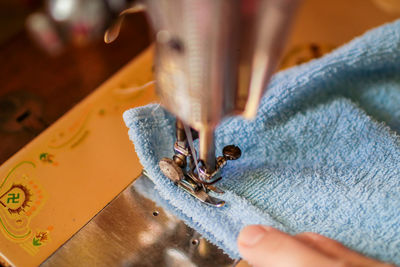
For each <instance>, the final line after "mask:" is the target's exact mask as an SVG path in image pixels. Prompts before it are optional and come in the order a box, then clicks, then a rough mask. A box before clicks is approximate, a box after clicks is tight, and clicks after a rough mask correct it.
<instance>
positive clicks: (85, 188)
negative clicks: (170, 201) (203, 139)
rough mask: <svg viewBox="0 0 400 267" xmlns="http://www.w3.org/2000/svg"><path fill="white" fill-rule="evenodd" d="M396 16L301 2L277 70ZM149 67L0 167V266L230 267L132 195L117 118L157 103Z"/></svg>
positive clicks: (132, 171) (132, 161) (135, 164)
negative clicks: (133, 109)
mask: <svg viewBox="0 0 400 267" xmlns="http://www.w3.org/2000/svg"><path fill="white" fill-rule="evenodd" d="M354 10H357V11H356V12H354ZM395 17H396V16H395V15H393V14H389V13H384V12H383V11H381V10H379V9H378V8H377V7H376V6H375V5H374V4H373V1H365V0H357V1H355V0H354V1H351V4H350V3H349V2H348V1H345V0H340V1H338V0H335V1H318V0H306V1H305V2H304V4H303V5H302V6H301V8H300V11H299V14H298V16H297V20H296V21H295V23H294V31H293V33H292V37H291V39H290V41H289V43H288V47H287V49H286V53H285V54H284V57H283V60H282V63H281V68H286V67H289V66H293V65H295V64H298V63H302V62H305V61H307V60H309V59H312V58H315V57H318V56H321V55H322V54H324V53H326V52H329V51H330V50H331V49H332V48H333V47H336V46H338V45H341V44H343V43H344V42H346V41H349V40H350V39H352V38H353V37H355V36H357V35H359V34H361V33H363V32H364V31H365V30H367V29H369V28H371V27H373V26H377V25H380V24H382V23H384V22H387V21H390V20H393V19H394V18H395ZM338 18H340V19H338ZM315 21H317V23H315ZM354 21H356V22H357V23H352V22H354ZM152 60H153V58H152V48H150V49H148V50H147V51H145V52H143V53H142V55H140V56H139V57H138V58H136V59H134V60H133V61H132V62H131V63H130V64H128V65H127V66H126V67H125V68H124V69H122V70H121V71H120V72H119V73H118V74H117V75H115V76H114V77H112V78H111V79H110V80H108V81H107V82H105V83H104V84H103V85H102V86H101V87H100V88H98V89H97V90H96V91H95V92H94V93H93V94H92V95H90V96H89V97H87V98H86V99H85V100H84V101H82V102H81V103H80V104H78V105H77V106H76V107H75V108H74V109H72V110H71V111H70V112H68V113H67V114H65V116H63V117H62V118H61V119H60V120H58V121H57V122H56V123H55V124H53V125H52V126H50V127H49V128H48V129H47V130H46V131H44V132H43V133H42V134H41V135H40V136H38V137H37V138H36V139H35V140H33V141H32V142H31V143H30V144H28V145H27V146H26V147H24V148H23V149H22V150H20V151H19V152H18V153H17V154H15V155H14V156H13V157H11V158H10V159H9V160H8V161H7V162H5V163H4V164H3V165H2V166H1V167H0V203H1V204H3V205H0V259H1V260H0V262H1V264H3V265H7V264H12V265H16V266H37V265H39V264H41V263H43V266H71V265H72V266H90V265H95V264H96V265H97V266H110V265H112V266H118V265H121V266H160V265H161V266H162V265H163V264H164V266H213V265H211V264H212V263H214V266H229V265H231V264H232V260H230V259H229V258H227V256H226V255H224V254H223V253H221V251H220V250H218V249H217V248H215V247H213V246H212V245H210V244H208V243H207V242H206V241H205V240H204V239H202V238H201V237H200V236H198V235H197V234H196V233H195V232H194V231H193V230H192V229H190V228H188V227H186V226H185V225H184V224H183V222H181V221H179V220H178V219H177V218H175V217H173V216H172V215H171V214H169V213H168V212H165V211H163V210H161V209H159V208H158V207H156V206H155V204H154V203H152V202H151V201H149V200H146V199H145V198H144V197H143V196H141V194H140V193H141V192H138V191H137V189H135V188H134V187H133V186H132V183H133V185H134V181H135V179H136V177H139V176H140V174H141V171H142V167H141V165H140V163H139V161H138V159H137V156H136V154H135V152H134V149H133V146H132V143H131V142H130V140H129V139H128V135H127V128H126V126H125V125H124V123H123V121H122V113H123V111H125V110H126V109H128V108H132V107H135V106H141V105H145V104H147V103H149V102H154V101H157V98H156V95H155V93H154V86H153V85H152V84H148V82H149V81H152V80H153V74H152ZM145 84H148V85H147V86H144V87H143V85H145ZM238 145H240V144H238ZM121 192H122V193H121ZM109 203H110V204H109ZM107 204H109V205H108V206H107ZM153 213H154V214H153ZM179 264H182V265H179ZM191 264H192V265H191Z"/></svg>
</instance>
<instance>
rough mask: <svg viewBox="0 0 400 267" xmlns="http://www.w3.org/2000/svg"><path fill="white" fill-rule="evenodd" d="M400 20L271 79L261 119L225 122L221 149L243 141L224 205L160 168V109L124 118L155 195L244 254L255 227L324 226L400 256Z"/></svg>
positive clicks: (228, 169) (230, 167) (168, 130)
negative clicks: (243, 244)
mask: <svg viewBox="0 0 400 267" xmlns="http://www.w3.org/2000/svg"><path fill="white" fill-rule="evenodd" d="M399 48H400V21H396V22H394V23H391V24H387V25H384V26H382V27H379V28H377V29H374V30H372V31H369V32H368V33H366V34H364V35H363V36H361V37H358V38H356V39H354V40H353V41H351V42H350V43H348V44H346V45H344V46H343V47H341V48H339V49H336V50H335V51H334V52H332V53H330V54H328V55H326V56H324V57H322V58H320V59H317V60H313V61H311V62H309V63H306V64H303V65H300V66H297V67H293V68H291V69H288V70H285V71H282V72H279V73H277V74H276V75H274V77H273V78H272V80H271V83H270V84H269V90H268V91H267V93H266V95H265V96H264V98H263V99H262V103H261V105H260V108H259V112H258V115H257V118H256V119H255V120H253V121H246V120H244V119H242V118H240V117H233V118H229V119H226V120H225V121H223V123H222V124H221V125H220V126H219V127H218V128H217V130H216V147H217V154H221V151H222V148H223V147H224V146H226V145H230V144H235V145H238V146H239V147H240V148H241V150H242V157H241V158H240V159H239V160H236V161H230V162H228V164H227V166H225V168H224V169H223V171H222V177H223V178H222V180H221V181H219V182H218V184H217V186H218V187H220V188H221V189H223V190H224V191H225V194H224V195H222V196H218V197H220V198H222V199H224V200H225V201H226V205H225V206H224V207H222V208H215V207H211V206H208V205H205V204H202V203H200V202H199V201H198V200H196V199H195V198H193V197H192V196H190V195H189V194H187V193H186V192H184V191H183V190H181V189H179V188H178V187H177V186H175V185H174V184H173V183H172V182H171V181H170V180H169V179H168V178H166V177H165V176H164V175H163V174H162V173H161V171H160V168H159V166H158V162H159V160H160V159H161V158H163V157H171V156H172V155H173V154H172V153H173V149H172V148H173V144H174V141H175V134H174V132H175V129H174V127H175V124H174V122H175V121H174V118H173V117H172V116H171V115H170V114H169V113H168V112H166V111H165V110H164V109H162V108H160V107H159V106H158V105H149V106H145V107H140V108H135V109H131V110H128V111H126V112H125V114H124V120H125V123H126V125H127V126H128V128H129V136H130V138H131V140H132V141H133V142H134V144H135V148H136V152H137V154H138V156H139V158H140V161H141V163H142V165H143V167H144V169H145V170H146V171H147V172H148V174H149V176H150V178H151V179H152V181H153V183H154V187H155V189H156V190H157V193H158V194H159V195H158V196H157V197H156V198H157V199H159V202H161V203H162V205H164V206H165V207H168V208H169V209H170V210H172V211H173V213H175V214H177V215H178V216H179V217H180V218H182V219H183V220H184V221H185V222H186V223H187V224H188V225H189V226H191V227H193V228H194V229H196V230H197V231H198V232H200V233H201V234H202V235H203V236H204V237H206V238H207V239H209V240H210V241H211V242H213V243H214V244H217V245H218V246H219V247H221V248H222V249H223V250H224V251H225V252H226V253H227V254H228V255H230V257H232V258H238V257H239V253H238V248H237V245H236V239H237V236H238V234H239V231H240V230H241V229H242V228H243V227H244V226H246V225H249V224H264V225H270V226H273V227H276V228H278V229H280V230H283V231H285V232H288V233H291V234H296V233H299V232H304V231H311V232H317V233H320V234H322V235H325V236H327V237H330V238H333V239H335V240H337V241H339V242H342V243H343V244H344V245H346V246H348V247H350V248H351V249H354V250H356V251H359V252H361V253H364V254H365V255H368V256H370V257H374V258H377V259H380V260H384V261H388V262H393V263H395V264H400V136H399V132H400V49H399Z"/></svg>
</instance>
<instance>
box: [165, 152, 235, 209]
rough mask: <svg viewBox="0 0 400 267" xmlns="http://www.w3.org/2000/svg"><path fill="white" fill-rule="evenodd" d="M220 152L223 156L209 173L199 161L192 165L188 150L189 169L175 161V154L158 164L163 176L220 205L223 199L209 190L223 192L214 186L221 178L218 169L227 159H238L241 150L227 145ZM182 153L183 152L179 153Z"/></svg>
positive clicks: (197, 197) (205, 199)
mask: <svg viewBox="0 0 400 267" xmlns="http://www.w3.org/2000/svg"><path fill="white" fill-rule="evenodd" d="M222 152H223V156H221V157H218V158H217V162H216V170H215V171H214V172H213V173H211V174H210V173H207V172H206V171H205V166H204V165H203V163H202V162H201V161H199V162H198V164H197V166H196V168H195V167H194V164H193V162H192V161H193V156H192V155H191V154H190V152H189V153H187V155H188V157H189V158H190V162H191V163H192V164H190V165H191V166H190V167H189V171H186V166H182V164H179V163H180V162H182V161H181V160H179V161H177V156H176V155H175V156H174V158H173V159H170V158H163V159H161V161H160V162H159V166H160V169H161V171H162V172H163V174H164V175H165V176H167V177H168V178H169V179H170V180H171V181H173V182H174V183H175V184H176V185H177V186H178V187H180V188H181V189H183V190H184V191H186V192H187V193H189V194H190V195H192V196H193V197H195V198H196V199H198V200H200V201H201V202H203V203H205V204H208V205H211V206H214V207H222V206H224V205H225V201H224V200H221V199H219V198H216V197H212V196H210V195H209V192H210V191H212V192H214V193H217V194H223V193H224V191H223V190H221V189H219V188H218V187H216V186H215V185H214V183H216V182H217V181H219V180H220V179H222V177H221V176H220V175H219V171H220V170H221V169H222V168H223V167H224V166H225V165H226V164H227V161H228V160H236V159H238V158H239V157H240V156H241V151H240V149H239V148H238V147H237V146H234V145H229V146H226V147H224V149H223V151H222ZM182 154H183V153H181V154H180V155H182ZM178 155H179V154H178ZM185 162H186V160H185Z"/></svg>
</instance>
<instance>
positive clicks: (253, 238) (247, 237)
mask: <svg viewBox="0 0 400 267" xmlns="http://www.w3.org/2000/svg"><path fill="white" fill-rule="evenodd" d="M271 229H272V228H271V227H268V226H262V225H250V226H247V227H245V228H244V229H243V230H242V231H241V232H240V234H239V237H238V242H239V243H240V245H243V246H246V247H254V246H255V245H257V243H258V242H260V240H261V239H262V238H263V237H264V236H265V235H266V234H267V232H268V231H270V230H271Z"/></svg>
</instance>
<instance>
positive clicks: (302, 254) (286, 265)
mask: <svg viewBox="0 0 400 267" xmlns="http://www.w3.org/2000/svg"><path fill="white" fill-rule="evenodd" d="M238 247H239V251H240V254H241V255H242V258H243V259H244V260H246V261H247V262H248V263H250V264H251V265H252V266H255V267H267V266H268V267H328V266H329V267H330V266H333V267H361V266H363V267H364V266H365V267H372V266H374V267H375V266H377V267H395V265H392V264H387V263H383V262H380V261H377V260H374V259H371V258H367V257H365V256H363V255H361V254H359V253H357V252H355V251H352V250H350V249H348V248H347V247H345V246H343V245H342V244H340V243H339V242H337V241H334V240H332V239H330V238H327V237H324V236H322V235H319V234H316V233H301V234H298V235H295V236H292V235H288V234H286V233H283V232H281V231H279V230H277V229H274V228H272V227H268V226H262V225H251V226H247V227H245V228H244V229H243V230H242V231H241V232H240V234H239V237H238Z"/></svg>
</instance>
